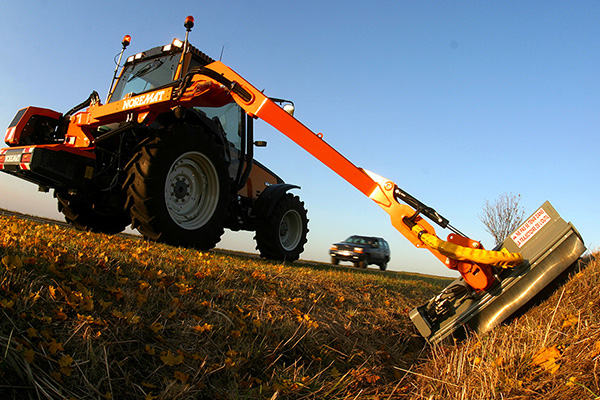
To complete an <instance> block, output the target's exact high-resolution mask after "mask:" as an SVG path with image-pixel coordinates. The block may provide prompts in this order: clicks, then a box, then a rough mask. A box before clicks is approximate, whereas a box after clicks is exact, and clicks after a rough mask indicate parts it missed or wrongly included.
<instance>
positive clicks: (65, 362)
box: [58, 355, 73, 367]
mask: <svg viewBox="0 0 600 400" xmlns="http://www.w3.org/2000/svg"><path fill="white" fill-rule="evenodd" d="M72 364H73V357H71V356H69V355H66V356H62V357H61V358H60V359H59V360H58V365H60V366H61V367H70V366H71V365H72Z"/></svg>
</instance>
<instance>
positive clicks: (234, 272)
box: [0, 217, 600, 399]
mask: <svg viewBox="0 0 600 400" xmlns="http://www.w3.org/2000/svg"><path fill="white" fill-rule="evenodd" d="M0 226H2V229H1V230H0V259H1V262H0V398H2V399H10V398H15V399H23V398H28V397H29V398H34V399H71V398H73V399H276V398H280V399H283V398H286V399H438V398H439V399H442V398H443V399H450V398H452V399H475V398H481V399H484V398H498V399H501V398H502V399H509V398H511V399H513V398H514V399H517V398H519V399H521V398H536V397H537V398H572V399H575V398H578V399H587V398H589V399H594V398H596V396H597V394H598V393H600V390H599V385H598V379H597V375H598V372H600V371H598V366H597V364H598V359H599V357H600V313H598V309H599V308H600V295H599V294H598V292H599V290H598V288H599V287H600V286H599V284H600V267H599V265H598V260H597V258H596V257H593V256H592V257H589V260H588V262H589V266H588V267H587V268H586V269H584V270H583V271H582V272H580V273H579V274H577V275H576V276H575V277H574V278H573V279H572V280H571V281H570V282H568V284H567V285H566V286H564V287H562V288H560V289H559V290H558V291H557V292H556V293H555V294H554V296H553V297H551V298H550V299H549V300H548V301H547V302H545V303H543V304H542V305H540V306H538V307H537V308H534V309H533V310H532V311H531V312H529V313H527V314H525V315H524V316H522V317H520V318H518V319H516V320H514V321H512V323H510V324H508V325H505V326H502V327H500V328H499V329H496V330H494V331H493V332H491V333H489V334H487V335H485V336H482V337H471V338H469V339H467V340H464V341H462V342H460V343H457V344H455V345H453V346H445V347H441V346H433V347H431V346H428V345H426V344H425V343H424V341H423V340H422V339H421V338H420V337H419V336H418V334H417V333H416V331H415V329H414V328H413V326H412V324H411V323H410V321H409V319H408V311H409V310H410V309H411V308H413V307H414V306H416V305H419V304H422V303H423V302H424V301H426V300H427V299H429V298H430V297H432V296H433V295H434V294H437V292H439V290H440V289H441V288H443V287H444V286H446V285H447V283H448V279H446V278H437V277H430V276H424V275H418V274H404V273H395V272H385V273H382V272H380V271H376V270H359V269H351V268H339V267H332V266H329V265H318V264H313V263H311V264H308V263H306V264H305V263H301V262H300V263H293V264H280V263H274V262H269V261H265V260H261V259H256V258H250V257H243V256H236V255H228V254H224V253H220V252H199V251H196V250H190V249H183V248H175V247H171V246H166V245H161V244H156V243H149V242H146V241H144V240H141V239H135V238H126V237H118V236H106V235H98V234H92V233H82V232H77V231H74V230H72V229H70V228H64V227H59V226H54V225H48V224H40V223H34V222H28V221H23V220H19V219H16V218H14V217H0ZM553 396H554V397H553Z"/></svg>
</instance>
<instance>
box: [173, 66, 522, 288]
mask: <svg viewBox="0 0 600 400" xmlns="http://www.w3.org/2000/svg"><path fill="white" fill-rule="evenodd" d="M207 82H208V83H212V84H215V83H216V84H218V85H221V87H225V89H227V90H228V91H229V93H230V95H231V96H232V97H233V99H234V100H235V102H236V103H238V104H239V105H240V106H241V107H242V108H243V109H244V110H245V111H246V113H248V114H249V115H250V116H251V117H253V118H260V119H262V120H264V121H265V122H267V123H269V124H270V125H272V126H273V127H274V128H276V129H277V130H279V131H280V132H281V133H283V134H284V135H286V136H287V137H289V138H290V139H291V140H292V141H294V142H295V143H296V144H298V145H299V146H300V147H302V148H303V149H304V150H306V151H308V152H309V153H310V154H312V155H313V156H314V157H316V158H317V159H318V160H319V161H321V162H322V163H324V164H325V165H326V166H328V167H329V168H331V169H332V170H333V171H335V172H336V173H337V174H338V175H340V176H341V177H342V178H343V179H345V180H346V181H348V182H349V183H350V184H351V185H353V186H354V187H356V188H357V189H358V190H359V191H361V192H362V193H363V194H364V195H365V196H367V197H369V198H370V199H372V200H373V201H375V203H377V204H378V205H379V206H380V207H381V208H383V209H384V210H385V211H386V212H387V213H388V214H389V215H390V218H391V221H392V225H393V226H394V227H395V228H396V229H397V230H398V231H399V232H400V233H401V234H402V235H404V236H405V237H406V238H407V239H408V240H409V241H410V242H411V243H412V244H413V245H415V246H416V247H419V248H421V247H424V248H426V249H428V250H429V251H430V252H431V253H432V254H433V255H434V256H436V257H437V258H438V259H439V260H440V261H441V262H442V263H444V264H445V265H446V266H447V267H448V268H451V269H455V270H458V271H459V272H460V274H461V275H462V276H463V278H464V279H465V281H466V282H467V283H468V284H469V285H470V286H471V287H473V288H474V289H476V290H486V289H488V288H489V287H491V285H492V283H493V282H494V274H493V267H503V268H506V267H511V266H516V265H519V264H521V263H522V262H523V257H522V256H521V254H520V253H509V252H507V251H489V250H484V249H483V247H482V246H481V243H479V242H477V241H474V240H471V239H469V238H467V237H466V236H465V235H463V234H461V233H460V232H459V231H458V230H456V229H455V228H453V227H452V226H451V225H450V224H449V221H448V220H447V219H446V218H444V217H442V216H441V215H439V214H438V213H437V212H436V211H435V210H434V209H432V208H430V207H428V206H426V205H425V204H423V203H421V202H420V201H419V200H417V199H416V198H414V197H412V196H411V195H409V194H408V193H406V192H405V191H404V190H402V189H400V188H399V187H398V185H396V184H395V183H394V182H392V181H390V180H388V179H385V178H383V177H381V176H379V175H377V174H374V173H372V172H370V171H367V170H364V169H362V168H359V167H357V166H355V165H354V164H352V163H351V162H350V161H349V160H347V159H346V158H345V157H344V156H343V155H341V154H340V153H339V152H338V151H336V150H335V149H334V148H333V147H331V146H330V145H329V144H327V143H326V142H325V141H324V140H323V135H322V134H321V133H314V132H312V131H311V130H310V129H308V128H307V127H306V126H304V125H303V124H302V123H300V122H299V121H298V120H297V119H295V118H294V117H293V116H292V115H290V114H288V113H287V112H286V111H285V110H284V109H283V108H281V107H280V106H279V105H277V104H276V103H275V102H273V101H271V100H270V99H269V98H268V97H267V96H265V95H264V94H263V93H262V92H260V91H259V90H258V89H256V88H255V87H254V86H252V85H251V84H250V83H249V82H248V81H246V80H245V79H244V78H242V77H241V76H240V75H238V74H237V73H236V72H234V71H233V70H232V69H230V68H229V67H227V66H226V65H225V64H223V63H221V62H220V61H216V62H213V63H211V64H209V65H207V66H206V67H204V68H201V69H199V70H196V71H190V73H189V74H188V76H186V78H185V79H183V81H182V85H181V86H180V87H179V88H178V89H177V92H178V94H176V96H182V97H186V96H188V95H191V96H193V94H192V93H198V91H199V89H200V88H204V87H206V86H207ZM423 217H427V218H428V219H430V220H431V221H433V222H434V223H436V224H437V225H439V226H440V227H442V228H448V229H450V230H451V231H452V232H453V233H451V234H450V235H449V236H448V240H446V241H444V240H441V239H439V238H438V237H437V235H436V233H435V229H434V227H433V226H432V225H431V224H430V223H429V222H428V221H426V220H425V219H424V218H423Z"/></svg>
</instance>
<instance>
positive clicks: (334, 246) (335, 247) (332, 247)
mask: <svg viewBox="0 0 600 400" xmlns="http://www.w3.org/2000/svg"><path fill="white" fill-rule="evenodd" d="M329 250H337V246H336V245H335V244H334V245H331V247H330V248H329Z"/></svg>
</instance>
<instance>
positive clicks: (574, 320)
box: [562, 314, 579, 329]
mask: <svg viewBox="0 0 600 400" xmlns="http://www.w3.org/2000/svg"><path fill="white" fill-rule="evenodd" d="M578 323H579V316H577V315H573V314H570V315H569V316H568V317H567V318H566V319H565V320H564V321H563V324H562V327H563V329H564V328H570V327H572V326H576V325H577V324H578Z"/></svg>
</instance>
